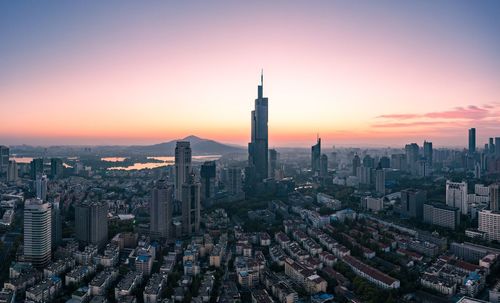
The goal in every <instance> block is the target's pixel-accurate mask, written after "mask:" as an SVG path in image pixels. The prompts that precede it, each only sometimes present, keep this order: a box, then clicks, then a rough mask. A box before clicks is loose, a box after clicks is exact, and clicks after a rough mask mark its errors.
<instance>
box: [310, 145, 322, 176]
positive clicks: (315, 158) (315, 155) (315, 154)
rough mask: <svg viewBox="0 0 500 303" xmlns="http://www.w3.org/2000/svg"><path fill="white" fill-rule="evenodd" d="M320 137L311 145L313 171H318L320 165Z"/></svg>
mask: <svg viewBox="0 0 500 303" xmlns="http://www.w3.org/2000/svg"><path fill="white" fill-rule="evenodd" d="M320 162H321V138H320V137H318V138H317V141H316V144H314V145H313V146H312V147H311V170H312V172H313V173H319V170H320V165H321V163H320Z"/></svg>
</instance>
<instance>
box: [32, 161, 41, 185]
mask: <svg viewBox="0 0 500 303" xmlns="http://www.w3.org/2000/svg"><path fill="white" fill-rule="evenodd" d="M30 168H31V170H30V176H31V179H32V180H36V178H37V177H38V176H39V175H41V174H43V159H41V158H37V159H33V160H32V161H31V163H30Z"/></svg>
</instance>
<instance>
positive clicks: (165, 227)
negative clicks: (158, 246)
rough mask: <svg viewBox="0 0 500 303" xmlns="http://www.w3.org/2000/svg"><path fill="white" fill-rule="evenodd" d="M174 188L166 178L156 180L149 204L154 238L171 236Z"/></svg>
mask: <svg viewBox="0 0 500 303" xmlns="http://www.w3.org/2000/svg"><path fill="white" fill-rule="evenodd" d="M173 203H174V188H173V186H171V185H169V184H167V181H166V180H158V181H156V183H155V185H154V187H153V191H152V194H151V204H150V205H149V215H150V217H151V219H150V230H151V236H152V237H153V238H169V237H170V236H171V235H172V234H173V232H172V230H171V229H172V214H173Z"/></svg>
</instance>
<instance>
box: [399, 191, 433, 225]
mask: <svg viewBox="0 0 500 303" xmlns="http://www.w3.org/2000/svg"><path fill="white" fill-rule="evenodd" d="M426 200H427V192H426V191H425V190H419V189H411V188H410V189H404V190H402V191H401V214H402V215H404V216H406V217H410V218H417V219H421V218H422V215H423V209H424V203H425V202H426Z"/></svg>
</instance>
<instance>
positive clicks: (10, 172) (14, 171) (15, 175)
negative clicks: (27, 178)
mask: <svg viewBox="0 0 500 303" xmlns="http://www.w3.org/2000/svg"><path fill="white" fill-rule="evenodd" d="M18 179H19V171H18V168H17V163H16V161H15V160H10V161H9V167H8V169H7V182H16V181H17V180H18Z"/></svg>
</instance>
